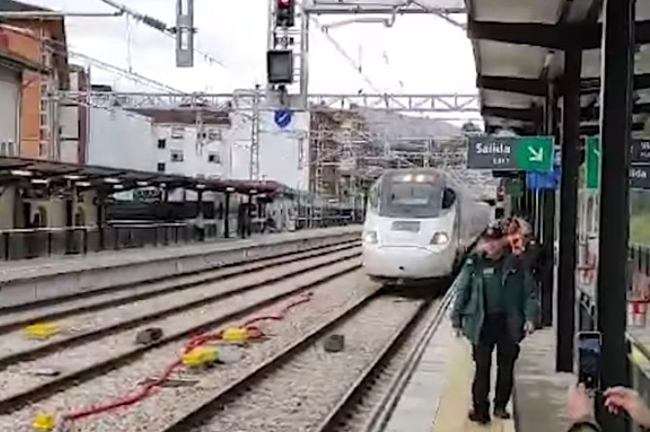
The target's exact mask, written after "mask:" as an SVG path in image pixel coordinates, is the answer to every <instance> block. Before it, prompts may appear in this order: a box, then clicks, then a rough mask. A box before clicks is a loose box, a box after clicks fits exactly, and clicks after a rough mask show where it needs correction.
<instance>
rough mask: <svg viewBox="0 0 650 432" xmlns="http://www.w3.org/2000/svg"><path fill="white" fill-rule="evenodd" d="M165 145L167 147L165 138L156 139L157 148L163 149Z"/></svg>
mask: <svg viewBox="0 0 650 432" xmlns="http://www.w3.org/2000/svg"><path fill="white" fill-rule="evenodd" d="M165 147H167V140H166V139H165V138H160V139H159V140H158V148H159V149H164V148H165Z"/></svg>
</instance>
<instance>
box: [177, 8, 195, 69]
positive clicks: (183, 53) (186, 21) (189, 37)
mask: <svg viewBox="0 0 650 432" xmlns="http://www.w3.org/2000/svg"><path fill="white" fill-rule="evenodd" d="M175 31H176V67H182V68H187V67H194V33H195V29H194V0H176V29H175Z"/></svg>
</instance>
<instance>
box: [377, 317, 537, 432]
mask: <svg viewBox="0 0 650 432" xmlns="http://www.w3.org/2000/svg"><path fill="white" fill-rule="evenodd" d="M494 363H496V362H494ZM473 376H474V363H473V361H472V356H471V348H470V345H469V343H467V341H465V339H461V338H456V337H455V336H454V334H453V331H452V328H451V322H450V320H449V318H448V317H447V319H445V320H444V321H443V322H442V323H441V326H440V328H439V329H438V331H437V332H436V334H434V335H433V337H432V338H431V342H430V343H429V346H428V347H427V349H426V350H425V352H424V354H423V355H422V358H421V361H420V364H419V365H418V367H417V369H416V371H415V372H414V374H413V376H412V377H411V379H410V382H409V384H408V385H407V387H406V389H405V391H404V393H403V395H402V397H401V399H400V401H399V403H398V404H397V406H396V408H395V411H394V413H393V416H392V418H391V420H390V421H389V423H388V425H387V427H386V429H385V432H405V431H408V432H430V431H433V432H514V430H515V428H514V421H512V420H509V421H504V420H499V419H493V421H492V423H491V424H490V425H488V426H480V425H477V424H476V423H473V422H470V421H469V419H468V418H467V413H468V410H469V408H470V405H471V403H470V399H471V394H470V391H471V381H472V379H473ZM493 382H494V380H493ZM509 409H510V410H512V406H510V407H509ZM524 430H526V429H524ZM526 432H528V430H526Z"/></svg>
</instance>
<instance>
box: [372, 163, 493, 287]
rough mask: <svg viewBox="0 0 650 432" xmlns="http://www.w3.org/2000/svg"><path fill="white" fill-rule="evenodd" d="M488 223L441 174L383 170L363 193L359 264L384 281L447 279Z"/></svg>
mask: <svg viewBox="0 0 650 432" xmlns="http://www.w3.org/2000/svg"><path fill="white" fill-rule="evenodd" d="M492 219H493V209H492V207H491V206H490V205H489V204H488V203H487V202H483V201H480V200H478V199H476V198H473V197H471V196H470V195H469V193H468V192H467V191H465V190H463V188H462V186H461V185H455V184H453V180H452V179H451V178H450V177H449V176H447V175H446V174H445V172H444V171H442V170H437V169H433V168H431V169H430V168H420V169H406V170H392V171H387V172H386V173H384V174H383V175H382V176H381V177H380V178H379V180H377V182H376V183H375V184H374V185H373V186H372V188H371V189H370V191H369V196H368V204H367V211H366V220H365V224H364V229H363V255H362V261H363V266H364V268H365V271H366V273H367V274H368V275H369V276H370V277H372V278H374V279H379V280H382V281H385V282H397V283H402V282H406V281H409V280H418V279H430V278H441V277H446V276H450V275H452V274H453V273H454V271H455V269H456V266H457V265H458V264H460V260H461V259H462V258H463V256H464V254H465V252H466V251H467V248H469V247H470V246H471V245H472V243H473V242H474V240H475V239H476V238H477V237H478V236H479V235H480V233H481V232H482V231H483V229H485V227H486V226H487V225H488V224H489V223H490V221H491V220H492Z"/></svg>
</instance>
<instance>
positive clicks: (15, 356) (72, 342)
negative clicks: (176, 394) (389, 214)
mask: <svg viewBox="0 0 650 432" xmlns="http://www.w3.org/2000/svg"><path fill="white" fill-rule="evenodd" d="M360 255H361V253H360V252H354V253H349V254H346V255H343V256H340V257H335V258H332V259H330V260H327V261H324V262H322V263H319V264H316V265H312V266H308V267H303V268H301V269H299V270H296V271H292V272H289V273H286V274H281V275H278V276H276V277H272V278H270V279H267V280H264V281H260V282H254V283H249V284H246V285H243V286H239V287H237V288H234V289H231V290H228V291H225V292H219V293H216V294H212V295H209V296H206V297H204V298H201V299H198V300H192V301H190V302H186V303H180V304H176V305H174V306H171V307H169V308H166V309H159V310H156V311H154V312H151V313H147V314H144V315H140V316H138V317H135V318H129V319H126V320H123V321H120V322H117V323H115V324H111V325H108V326H105V327H100V328H96V329H92V330H89V331H87V332H83V333H80V334H76V335H74V336H70V337H67V338H65V339H60V340H55V341H52V342H49V343H46V344H44V345H40V346H38V347H35V348H29V349H26V350H23V351H18V352H14V353H11V354H8V355H5V356H3V357H0V370H2V369H3V368H6V367H7V366H9V365H11V364H14V363H17V362H21V361H26V360H33V359H35V358H39V357H43V356H45V355H47V354H50V353H52V352H55V351H58V350H60V349H63V348H69V347H73V346H77V345H81V344H84V343H86V342H88V341H94V340H97V339H98V338H101V337H105V336H109V335H111V334H115V333H120V332H123V331H126V330H130V329H133V328H136V327H139V326H142V325H144V324H148V323H151V322H153V321H156V320H159V319H160V318H164V317H167V316H170V315H174V314H178V313H180V312H185V311H188V310H191V309H196V308H199V307H202V306H205V305H208V304H211V303H216V302H220V301H223V300H225V299H228V298H230V297H234V296H236V295H240V294H243V293H246V292H249V291H252V290H256V289H261V288H264V287H265V286H266V285H269V284H272V283H277V282H281V281H283V280H286V279H288V278H292V277H296V276H299V275H301V274H304V273H308V272H311V271H314V270H318V269H320V268H324V267H327V266H330V265H333V264H336V263H339V262H343V261H346V260H349V259H352V258H355V257H358V256H360Z"/></svg>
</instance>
